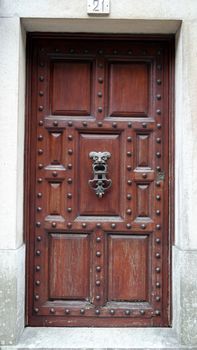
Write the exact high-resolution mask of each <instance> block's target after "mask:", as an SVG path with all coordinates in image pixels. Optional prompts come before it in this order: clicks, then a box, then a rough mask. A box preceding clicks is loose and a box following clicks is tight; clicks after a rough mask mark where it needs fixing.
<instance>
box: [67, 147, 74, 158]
mask: <svg viewBox="0 0 197 350" xmlns="http://www.w3.org/2000/svg"><path fill="white" fill-rule="evenodd" d="M68 154H69V155H70V156H71V155H72V154H73V150H72V149H71V148H69V149H68Z"/></svg>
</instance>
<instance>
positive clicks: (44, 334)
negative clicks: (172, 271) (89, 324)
mask: <svg viewBox="0 0 197 350" xmlns="http://www.w3.org/2000/svg"><path fill="white" fill-rule="evenodd" d="M1 349H2V350H8V349H10V350H22V349H23V350H25V349H40V350H41V349H43V350H50V349H53V350H58V349H73V350H74V349H84V350H85V349H100V350H101V349H103V350H104V349H132V350H135V349H136V350H137V349H138V350H139V349H143V350H149V349H158V350H159V349H166V350H167V349H174V350H175V349H177V350H178V349H193V350H194V349H195V350H197V348H196V347H190V346H184V345H180V344H179V342H178V339H177V336H176V333H175V332H174V330H173V329H171V328H124V329H123V328H47V327H44V328H40V327H38V328H37V327H35V328H32V327H27V328H25V330H24V332H23V334H22V336H21V338H20V339H19V342H18V344H17V345H15V346H11V345H10V346H2V347H1Z"/></svg>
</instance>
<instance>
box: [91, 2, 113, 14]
mask: <svg viewBox="0 0 197 350" xmlns="http://www.w3.org/2000/svg"><path fill="white" fill-rule="evenodd" d="M109 1H110V0H87V13H88V15H109Z"/></svg>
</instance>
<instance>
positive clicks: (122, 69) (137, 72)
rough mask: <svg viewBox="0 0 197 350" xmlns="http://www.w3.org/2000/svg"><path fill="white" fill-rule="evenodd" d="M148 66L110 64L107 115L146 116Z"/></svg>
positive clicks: (144, 64) (143, 64)
mask: <svg viewBox="0 0 197 350" xmlns="http://www.w3.org/2000/svg"><path fill="white" fill-rule="evenodd" d="M148 86H149V65H148V64H147V63H133V62H132V63H130V62H129V63H127V62H126V63H124V62H123V63H122V62H120V63H111V64H110V66H109V115H110V116H116V117H118V116H119V117H129V116H135V115H136V116H146V115H147V113H148V102H149V94H148Z"/></svg>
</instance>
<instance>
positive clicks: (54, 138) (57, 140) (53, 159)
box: [49, 132, 62, 165]
mask: <svg viewBox="0 0 197 350" xmlns="http://www.w3.org/2000/svg"><path fill="white" fill-rule="evenodd" d="M49 135H50V139H49V161H50V164H52V165H57V164H58V165H59V164H61V161H62V133H61V132H50V134H49Z"/></svg>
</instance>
